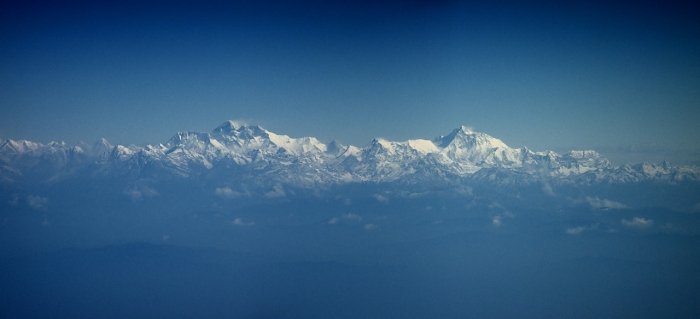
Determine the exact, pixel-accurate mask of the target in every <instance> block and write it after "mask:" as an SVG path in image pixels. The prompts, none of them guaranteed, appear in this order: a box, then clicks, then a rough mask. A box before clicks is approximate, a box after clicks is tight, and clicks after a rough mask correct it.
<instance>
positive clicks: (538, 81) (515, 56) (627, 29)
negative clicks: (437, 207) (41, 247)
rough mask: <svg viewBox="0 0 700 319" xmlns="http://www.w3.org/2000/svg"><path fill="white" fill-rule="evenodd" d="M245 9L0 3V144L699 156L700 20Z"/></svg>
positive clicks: (450, 5) (426, 4)
mask: <svg viewBox="0 0 700 319" xmlns="http://www.w3.org/2000/svg"><path fill="white" fill-rule="evenodd" d="M250 2H251V3H252V2H255V3H261V4H250V3H248V4H241V3H238V4H225V1H218V2H210V3H208V4H204V5H203V4H197V3H196V2H195V1H192V2H173V1H162V2H148V3H147V4H142V3H141V2H139V1H134V2H122V1H113V2H110V3H111V4H102V3H97V1H84V2H81V1H73V2H61V1H59V2H58V3H50V4H49V3H44V2H24V3H22V4H13V3H6V2H3V4H0V138H12V139H29V140H34V141H38V142H48V141H51V140H63V141H66V142H69V143H75V142H78V141H86V142H93V141H96V140H97V139H98V138H101V137H104V138H107V139H108V140H109V141H111V142H113V143H120V144H131V143H134V144H137V145H139V144H147V143H158V142H165V141H167V139H169V138H170V137H171V136H172V135H173V134H174V133H176V132H178V131H210V130H212V129H213V128H215V127H216V126H218V125H219V124H221V123H223V122H224V121H225V120H228V119H235V120H243V121H247V122H248V123H251V124H260V125H262V126H264V127H266V128H267V129H269V130H271V131H273V132H276V133H280V134H287V135H290V136H292V137H301V136H315V137H318V138H319V139H321V140H322V141H326V142H328V141H331V140H333V139H338V140H340V141H341V142H343V143H346V144H354V145H358V146H363V145H365V144H366V143H368V142H369V141H370V140H371V139H372V138H374V137H384V138H387V139H391V140H406V139H413V138H433V137H436V136H437V135H440V134H448V133H449V132H450V131H451V130H452V129H454V128H456V127H458V126H460V125H467V126H472V127H474V129H475V130H477V131H481V132H485V133H488V134H490V135H492V136H495V137H498V138H500V139H502V140H503V141H504V142H506V144H508V145H510V146H513V147H521V146H528V147H529V148H531V149H535V150H544V149H557V148H592V147H606V146H607V147H615V146H632V145H657V146H662V147H664V148H671V149H686V150H689V149H692V150H697V149H700V19H698V16H700V10H699V7H698V6H697V5H696V6H686V5H667V4H661V1H659V2H658V3H655V2H646V3H645V4H635V5H634V6H632V5H629V4H626V3H622V2H621V3H616V2H611V1H605V2H602V3H598V4H591V3H590V2H587V3H586V4H551V3H539V4H536V5H525V4H514V3H517V2H514V3H507V2H501V3H498V4H493V2H490V3H491V4H489V5H475V4H463V3H460V2H457V1H380V2H375V1H357V2H356V1H337V2H333V3H334V4H332V5H330V4H325V1H316V2H313V1H297V2H291V1H275V2H256V1H250ZM116 3H119V4H116Z"/></svg>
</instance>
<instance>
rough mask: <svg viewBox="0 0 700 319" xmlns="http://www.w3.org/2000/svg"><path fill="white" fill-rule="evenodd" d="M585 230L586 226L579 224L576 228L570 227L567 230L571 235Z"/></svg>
mask: <svg viewBox="0 0 700 319" xmlns="http://www.w3.org/2000/svg"><path fill="white" fill-rule="evenodd" d="M584 230H586V227H583V226H579V227H574V228H568V229H567V230H566V233H567V234H569V235H578V234H581V233H582V232H583V231H584Z"/></svg>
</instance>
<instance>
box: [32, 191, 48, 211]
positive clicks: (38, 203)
mask: <svg viewBox="0 0 700 319" xmlns="http://www.w3.org/2000/svg"><path fill="white" fill-rule="evenodd" d="M48 203H49V199H48V198H46V197H40V196H34V195H29V196H27V204H29V207H31V208H33V209H36V210H46V206H47V205H48Z"/></svg>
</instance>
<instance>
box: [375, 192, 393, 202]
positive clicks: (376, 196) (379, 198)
mask: <svg viewBox="0 0 700 319" xmlns="http://www.w3.org/2000/svg"><path fill="white" fill-rule="evenodd" d="M372 196H373V197H374V198H375V199H376V200H377V201H378V202H380V203H388V202H389V199H388V198H387V197H385V196H382V195H380V194H374V195H372Z"/></svg>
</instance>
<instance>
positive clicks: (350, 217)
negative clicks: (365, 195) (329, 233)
mask: <svg viewBox="0 0 700 319" xmlns="http://www.w3.org/2000/svg"><path fill="white" fill-rule="evenodd" d="M343 218H345V219H350V220H356V221H358V222H359V221H362V216H360V215H355V214H353V213H348V214H347V215H345V216H343Z"/></svg>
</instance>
